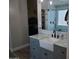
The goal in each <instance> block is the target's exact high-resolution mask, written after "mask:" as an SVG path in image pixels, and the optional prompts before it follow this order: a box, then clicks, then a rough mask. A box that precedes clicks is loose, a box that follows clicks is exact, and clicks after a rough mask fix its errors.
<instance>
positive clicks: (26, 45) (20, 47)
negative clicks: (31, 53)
mask: <svg viewBox="0 0 79 59" xmlns="http://www.w3.org/2000/svg"><path fill="white" fill-rule="evenodd" d="M28 46H29V44H25V45H22V46H19V47H16V48H13V49H11V48H10V50H11V51H12V52H13V51H17V50H20V49H22V48H25V47H28Z"/></svg>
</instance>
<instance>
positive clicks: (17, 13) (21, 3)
mask: <svg viewBox="0 0 79 59" xmlns="http://www.w3.org/2000/svg"><path fill="white" fill-rule="evenodd" d="M9 28H10V39H9V40H10V42H9V43H10V48H11V49H15V48H18V47H22V46H26V44H27V43H28V42H29V40H28V16H27V0H9Z"/></svg>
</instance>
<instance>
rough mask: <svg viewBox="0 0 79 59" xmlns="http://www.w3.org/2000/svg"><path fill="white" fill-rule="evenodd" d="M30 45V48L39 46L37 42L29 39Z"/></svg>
mask: <svg viewBox="0 0 79 59" xmlns="http://www.w3.org/2000/svg"><path fill="white" fill-rule="evenodd" d="M30 45H31V46H38V45H39V40H37V39H33V38H30Z"/></svg>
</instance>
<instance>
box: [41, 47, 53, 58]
mask: <svg viewBox="0 0 79 59" xmlns="http://www.w3.org/2000/svg"><path fill="white" fill-rule="evenodd" d="M40 51H41V59H53V52H51V51H48V50H46V49H43V48H41V50H40Z"/></svg>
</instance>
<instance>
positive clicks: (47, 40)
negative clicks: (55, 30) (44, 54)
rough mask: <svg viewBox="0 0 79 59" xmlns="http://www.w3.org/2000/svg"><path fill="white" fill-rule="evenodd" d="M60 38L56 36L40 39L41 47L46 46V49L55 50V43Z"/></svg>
mask: <svg viewBox="0 0 79 59" xmlns="http://www.w3.org/2000/svg"><path fill="white" fill-rule="evenodd" d="M58 40H59V39H56V38H45V39H43V40H39V42H40V47H42V48H45V49H47V50H50V51H53V45H54V43H55V42H57V41H58Z"/></svg>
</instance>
